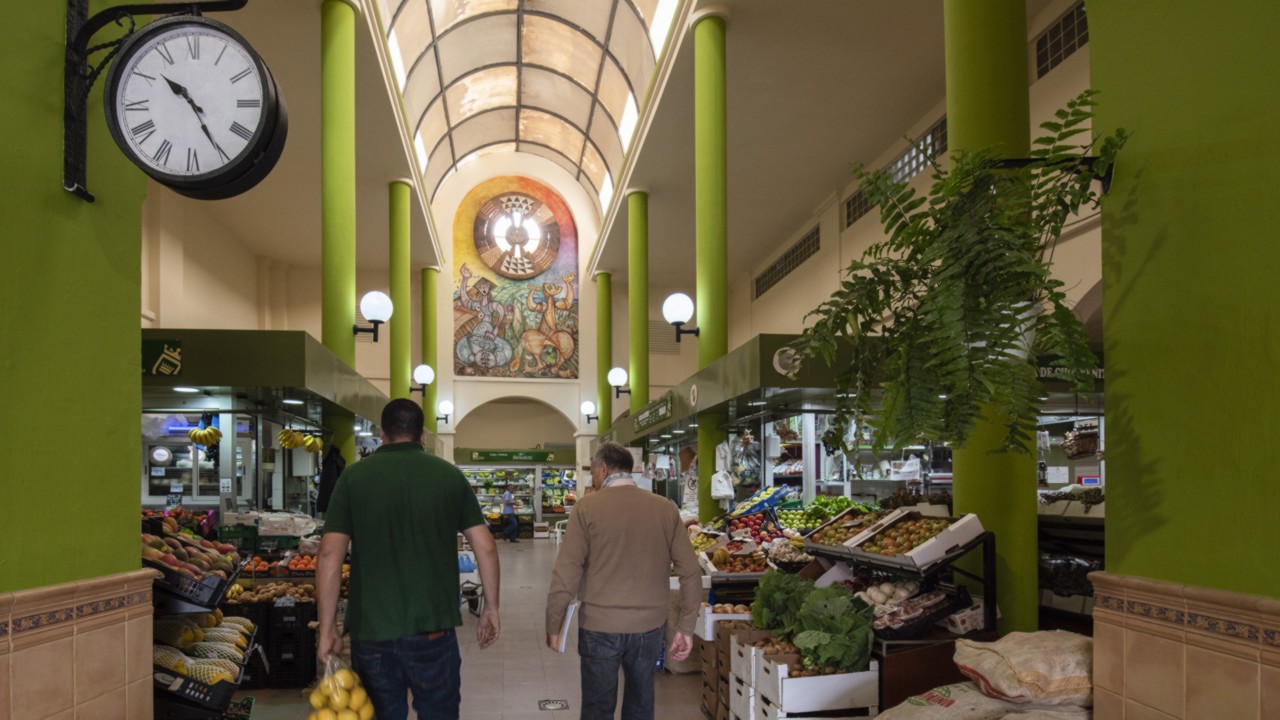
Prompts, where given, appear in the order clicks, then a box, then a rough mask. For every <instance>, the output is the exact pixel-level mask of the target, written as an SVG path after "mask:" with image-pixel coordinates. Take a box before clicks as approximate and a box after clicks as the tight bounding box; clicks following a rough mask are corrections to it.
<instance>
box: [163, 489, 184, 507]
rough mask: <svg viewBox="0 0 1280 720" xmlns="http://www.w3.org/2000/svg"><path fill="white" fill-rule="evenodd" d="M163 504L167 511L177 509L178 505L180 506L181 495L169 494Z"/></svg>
mask: <svg viewBox="0 0 1280 720" xmlns="http://www.w3.org/2000/svg"><path fill="white" fill-rule="evenodd" d="M164 504H165V507H166V508H167V509H169V510H172V509H174V508H176V507H178V506H179V505H181V504H182V493H180V492H176V493H169V495H168V497H166V498H165V501H164Z"/></svg>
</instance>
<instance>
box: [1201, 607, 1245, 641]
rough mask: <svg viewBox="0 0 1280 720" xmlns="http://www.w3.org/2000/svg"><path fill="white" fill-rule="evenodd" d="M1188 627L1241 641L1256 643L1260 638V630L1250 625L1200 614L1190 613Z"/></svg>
mask: <svg viewBox="0 0 1280 720" xmlns="http://www.w3.org/2000/svg"><path fill="white" fill-rule="evenodd" d="M1187 625H1188V626H1190V627H1193V628H1195V629H1197V630H1204V631H1206V632H1211V633H1215V634H1217V635H1228V636H1230V637H1234V638H1239V639H1241V640H1250V641H1253V642H1256V641H1257V640H1258V637H1259V636H1258V628H1257V627H1255V626H1253V625H1250V624H1249V623H1245V622H1237V621H1235V620H1223V619H1222V618H1216V617H1213V616H1211V615H1201V614H1200V613H1188V615H1187Z"/></svg>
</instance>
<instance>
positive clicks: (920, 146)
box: [844, 115, 947, 228]
mask: <svg viewBox="0 0 1280 720" xmlns="http://www.w3.org/2000/svg"><path fill="white" fill-rule="evenodd" d="M946 151H947V116H946V115H943V116H942V118H941V119H939V120H938V122H936V123H934V124H933V125H931V126H930V127H929V129H928V130H925V131H924V134H922V135H921V136H920V137H919V139H917V140H916V142H915V144H914V145H912V146H911V147H909V148H907V149H906V151H904V152H903V153H902V154H901V155H899V156H898V157H896V158H894V159H893V161H892V162H890V163H889V164H888V165H886V166H885V168H884V170H885V172H887V173H889V176H890V178H891V179H892V180H893V182H904V181H906V180H910V179H911V178H913V177H915V176H916V175H918V174H920V173H921V172H922V171H923V170H924V169H925V168H927V167H929V160H930V159H932V158H935V157H937V156H939V155H942V154H943V153H945V152H946ZM872 207H873V206H872V205H871V200H870V199H868V198H867V194H866V193H865V192H863V191H862V189H861V188H859V189H858V190H857V191H856V192H854V193H853V194H852V195H850V196H849V197H848V199H847V200H845V201H844V226H845V227H846V228H848V227H850V226H851V225H853V224H854V223H855V222H857V221H858V219H859V218H861V217H862V216H863V215H866V214H867V213H869V212H871V208H872Z"/></svg>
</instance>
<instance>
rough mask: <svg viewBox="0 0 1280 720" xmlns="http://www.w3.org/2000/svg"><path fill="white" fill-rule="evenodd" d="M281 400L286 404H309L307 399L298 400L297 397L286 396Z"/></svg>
mask: <svg viewBox="0 0 1280 720" xmlns="http://www.w3.org/2000/svg"><path fill="white" fill-rule="evenodd" d="M280 402H282V403H284V404H285V405H306V404H307V403H306V402H305V401H303V400H298V399H297V398H285V399H283V400H281V401H280Z"/></svg>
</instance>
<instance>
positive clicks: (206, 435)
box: [187, 427, 222, 446]
mask: <svg viewBox="0 0 1280 720" xmlns="http://www.w3.org/2000/svg"><path fill="white" fill-rule="evenodd" d="M187 438H188V439H189V440H191V442H193V443H195V444H196V445H205V446H209V445H217V444H218V441H219V440H221V439H222V431H221V430H219V429H218V428H216V427H207V428H191V429H190V430H188V431H187Z"/></svg>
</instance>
